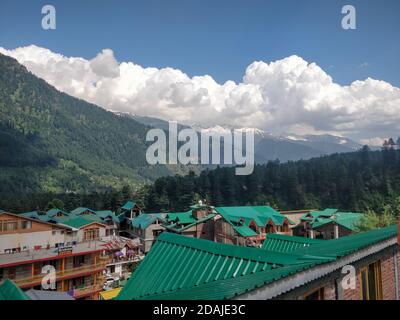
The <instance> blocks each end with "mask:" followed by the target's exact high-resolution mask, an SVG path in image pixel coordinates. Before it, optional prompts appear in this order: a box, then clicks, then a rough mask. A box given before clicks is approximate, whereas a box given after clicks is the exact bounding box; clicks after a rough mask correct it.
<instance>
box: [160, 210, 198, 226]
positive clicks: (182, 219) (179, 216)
mask: <svg viewBox="0 0 400 320" xmlns="http://www.w3.org/2000/svg"><path fill="white" fill-rule="evenodd" d="M166 219H167V220H168V221H171V222H178V223H179V224H190V223H193V222H196V218H195V217H194V216H193V213H192V210H189V211H186V212H175V213H167V217H166Z"/></svg>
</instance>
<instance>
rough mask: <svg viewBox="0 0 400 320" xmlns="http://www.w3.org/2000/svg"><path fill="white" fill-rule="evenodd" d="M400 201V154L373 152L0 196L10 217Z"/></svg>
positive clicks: (381, 206) (363, 206) (368, 205)
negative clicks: (92, 188)
mask: <svg viewBox="0 0 400 320" xmlns="http://www.w3.org/2000/svg"><path fill="white" fill-rule="evenodd" d="M399 196H400V150H395V148H394V147H391V148H385V149H383V150H382V151H370V150H369V149H368V147H364V148H363V149H362V150H360V151H357V152H352V153H345V154H334V155H330V156H324V157H321V158H315V159H311V160H305V161H303V160H301V161H295V162H286V163H280V162H279V161H272V162H269V163H268V164H265V165H257V166H256V167H255V169H254V173H253V174H251V175H249V176H236V175H235V170H234V168H228V167H224V168H217V169H215V170H205V171H203V172H201V173H200V174H198V175H196V174H195V173H193V172H190V173H189V174H188V175H186V176H180V175H176V176H170V177H163V178H159V179H157V180H156V181H155V182H154V183H153V184H150V185H145V186H144V187H141V188H139V189H137V188H135V187H134V186H127V185H126V186H124V187H123V188H122V189H118V190H109V191H106V192H95V193H86V194H82V193H64V194H55V193H40V194H28V195H23V194H15V195H12V196H2V197H0V209H4V210H9V211H11V212H24V211H30V210H37V209H40V210H46V209H49V208H51V207H54V206H60V202H58V201H61V206H62V207H63V209H66V210H72V209H74V208H76V207H79V206H84V207H89V208H93V209H97V210H99V209H110V210H113V211H116V212H118V211H119V209H120V207H121V206H122V205H123V204H124V203H125V201H127V200H131V199H134V200H135V201H137V202H138V204H139V205H140V206H141V207H142V208H143V209H144V210H145V211H146V212H167V211H185V210H188V207H189V206H190V205H192V204H194V203H196V202H197V201H199V200H203V201H206V202H207V203H209V204H211V205H214V206H221V205H226V206H229V205H265V204H268V205H271V206H273V207H275V208H277V209H280V210H292V209H303V208H327V207H333V208H339V209H341V210H349V211H361V212H366V211H367V210H373V211H375V212H377V213H380V212H384V211H385V208H386V207H387V206H391V207H392V208H397V207H398V204H397V203H396V199H398V197H399Z"/></svg>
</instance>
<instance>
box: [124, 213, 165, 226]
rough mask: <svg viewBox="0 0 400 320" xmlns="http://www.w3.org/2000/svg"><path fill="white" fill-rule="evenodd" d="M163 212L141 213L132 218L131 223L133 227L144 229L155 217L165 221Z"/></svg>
mask: <svg viewBox="0 0 400 320" xmlns="http://www.w3.org/2000/svg"><path fill="white" fill-rule="evenodd" d="M165 216H166V214H165V213H142V214H140V215H138V216H137V217H136V218H134V219H132V222H131V225H132V227H133V228H140V229H146V228H147V227H148V226H150V225H151V224H152V223H153V222H155V221H156V220H157V219H158V220H160V221H161V222H164V221H165Z"/></svg>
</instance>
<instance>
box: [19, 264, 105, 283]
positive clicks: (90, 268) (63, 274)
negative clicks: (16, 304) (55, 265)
mask: <svg viewBox="0 0 400 320" xmlns="http://www.w3.org/2000/svg"><path fill="white" fill-rule="evenodd" d="M106 264H107V263H106V262H101V263H96V264H88V265H84V266H81V267H77V268H72V269H67V270H63V271H57V273H56V281H59V280H62V279H64V278H67V277H73V276H75V275H79V274H81V273H86V272H87V273H93V272H98V271H102V270H104V269H105V267H106ZM44 276H45V274H38V275H36V276H33V277H27V278H22V279H14V282H15V283H16V284H17V285H18V286H19V287H29V286H35V285H40V284H41V283H42V279H43V277H44Z"/></svg>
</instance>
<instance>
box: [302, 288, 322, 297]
mask: <svg viewBox="0 0 400 320" xmlns="http://www.w3.org/2000/svg"><path fill="white" fill-rule="evenodd" d="M304 300H324V288H319V289H317V290H315V291H312V292H310V293H308V294H306V295H305V296H304Z"/></svg>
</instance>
